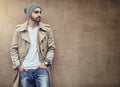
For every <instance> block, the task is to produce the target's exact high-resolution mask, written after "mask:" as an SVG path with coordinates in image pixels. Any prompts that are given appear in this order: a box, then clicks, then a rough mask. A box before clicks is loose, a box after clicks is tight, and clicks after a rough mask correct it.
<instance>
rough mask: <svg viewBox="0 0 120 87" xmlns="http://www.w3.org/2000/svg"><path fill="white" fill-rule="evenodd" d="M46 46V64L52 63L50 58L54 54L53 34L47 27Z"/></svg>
mask: <svg viewBox="0 0 120 87" xmlns="http://www.w3.org/2000/svg"><path fill="white" fill-rule="evenodd" d="M47 35H48V46H47V55H46V58H45V62H47V63H48V66H51V65H52V60H53V58H54V54H55V43H54V36H53V33H52V30H51V29H50V28H49V27H48V32H47Z"/></svg>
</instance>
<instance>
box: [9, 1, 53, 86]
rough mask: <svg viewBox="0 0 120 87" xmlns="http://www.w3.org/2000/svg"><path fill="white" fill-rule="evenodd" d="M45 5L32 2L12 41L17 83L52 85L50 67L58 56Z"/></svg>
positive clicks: (25, 11)
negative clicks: (43, 18)
mask: <svg viewBox="0 0 120 87" xmlns="http://www.w3.org/2000/svg"><path fill="white" fill-rule="evenodd" d="M41 12H42V9H41V7H40V6H39V5H37V4H35V3H32V4H29V5H28V6H27V7H26V8H25V9H24V13H25V14H26V15H27V17H28V20H27V21H26V22H25V23H23V24H20V25H17V26H16V30H15V32H14V35H13V39H12V45H11V52H10V54H11V58H12V63H13V68H14V69H15V70H16V71H17V75H16V77H15V80H14V84H13V87H50V76H49V69H48V67H49V66H51V65H52V59H53V57H54V50H55V44H54V37H53V33H52V31H51V29H50V26H49V25H48V24H44V23H42V22H41Z"/></svg>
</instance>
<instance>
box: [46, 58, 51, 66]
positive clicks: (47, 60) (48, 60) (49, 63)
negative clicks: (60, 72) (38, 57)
mask: <svg viewBox="0 0 120 87" xmlns="http://www.w3.org/2000/svg"><path fill="white" fill-rule="evenodd" d="M44 62H47V63H48V64H47V66H51V65H52V64H51V62H50V59H48V58H45V59H44Z"/></svg>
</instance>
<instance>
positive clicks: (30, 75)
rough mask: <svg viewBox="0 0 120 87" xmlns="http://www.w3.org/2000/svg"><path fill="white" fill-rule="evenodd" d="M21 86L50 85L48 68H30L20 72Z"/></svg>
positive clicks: (41, 86)
mask: <svg viewBox="0 0 120 87" xmlns="http://www.w3.org/2000/svg"><path fill="white" fill-rule="evenodd" d="M20 82H21V87H50V79H49V73H48V70H47V69H46V68H38V69H29V70H28V71H22V72H20Z"/></svg>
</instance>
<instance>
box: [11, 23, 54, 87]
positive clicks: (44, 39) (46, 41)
mask: <svg viewBox="0 0 120 87" xmlns="http://www.w3.org/2000/svg"><path fill="white" fill-rule="evenodd" d="M27 26H28V21H26V22H25V23H23V24H21V25H17V26H16V30H15V32H14V35H13V39H12V44H11V49H10V55H11V59H12V63H13V68H14V69H15V68H16V67H17V66H19V65H20V64H21V63H22V62H23V59H24V57H25V56H26V54H27V51H28V49H29V46H30V37H29V34H28V30H27ZM37 39H38V40H37V42H36V43H37V49H38V53H39V57H40V61H41V62H43V61H44V59H45V58H48V59H49V60H50V64H52V59H53V57H54V51H55V43H54V37H53V33H52V31H51V29H50V26H49V25H48V24H44V23H42V22H40V24H39V32H38V37H37ZM13 87H19V72H18V71H17V74H16V76H15V79H14V83H13Z"/></svg>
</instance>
